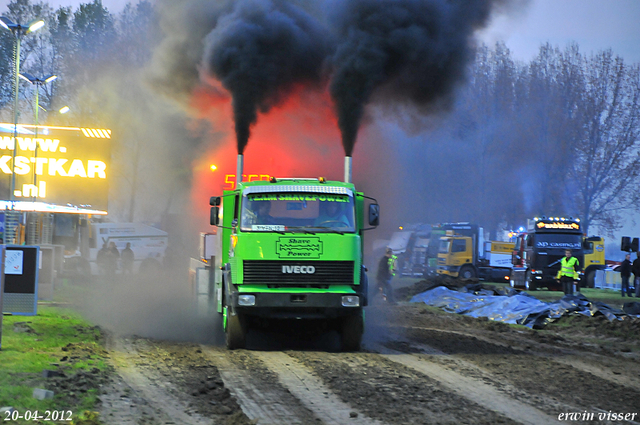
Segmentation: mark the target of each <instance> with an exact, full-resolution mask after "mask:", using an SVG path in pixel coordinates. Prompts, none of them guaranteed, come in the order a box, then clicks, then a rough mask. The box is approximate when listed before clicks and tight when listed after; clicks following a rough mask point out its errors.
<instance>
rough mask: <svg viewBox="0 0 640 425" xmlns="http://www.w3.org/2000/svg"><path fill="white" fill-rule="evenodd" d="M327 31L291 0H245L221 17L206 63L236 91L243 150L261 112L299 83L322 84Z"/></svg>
mask: <svg viewBox="0 0 640 425" xmlns="http://www.w3.org/2000/svg"><path fill="white" fill-rule="evenodd" d="M328 46H329V43H328V36H327V32H326V30H324V28H323V27H322V26H321V25H320V24H319V22H318V21H317V20H315V19H314V18H312V17H311V15H309V14H308V13H307V12H306V11H305V10H303V9H302V8H300V7H298V6H296V5H295V4H293V3H292V2H287V1H284V0H282V1H277V0H274V1H269V0H262V1H259V0H245V1H238V2H236V3H235V6H234V8H233V11H232V12H231V13H230V14H228V15H225V16H223V17H221V18H220V20H219V21H218V25H217V26H216V28H215V29H214V30H213V31H212V32H211V33H210V34H209V35H208V37H207V40H206V53H205V67H206V69H207V70H208V71H209V72H210V73H211V74H213V75H214V76H215V77H216V78H217V79H219V80H220V81H221V83H222V85H223V86H224V87H225V88H226V89H227V90H229V92H231V95H232V98H233V113H234V119H235V130H236V137H237V143H238V153H240V154H242V153H243V151H244V148H245V146H246V144H247V142H248V140H249V134H250V127H251V125H253V124H254V123H255V122H256V120H257V113H258V111H260V112H267V111H269V109H270V108H271V107H272V106H274V105H277V104H278V103H279V102H281V101H282V100H283V99H284V98H286V96H287V94H288V93H289V92H290V90H291V89H293V88H294V87H295V85H296V84H298V83H316V84H317V83H319V82H320V81H321V70H322V64H323V60H324V58H325V57H326V56H327V54H328V52H329V49H328Z"/></svg>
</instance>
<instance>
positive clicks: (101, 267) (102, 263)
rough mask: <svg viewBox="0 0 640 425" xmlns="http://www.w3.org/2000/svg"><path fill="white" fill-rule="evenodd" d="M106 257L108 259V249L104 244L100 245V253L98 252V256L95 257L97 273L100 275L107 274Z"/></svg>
mask: <svg viewBox="0 0 640 425" xmlns="http://www.w3.org/2000/svg"><path fill="white" fill-rule="evenodd" d="M107 257H109V248H108V247H107V243H106V242H105V243H103V244H102V248H100V251H98V254H97V256H96V263H97V264H98V273H99V274H101V275H105V274H107V267H108V264H107V263H108V259H107Z"/></svg>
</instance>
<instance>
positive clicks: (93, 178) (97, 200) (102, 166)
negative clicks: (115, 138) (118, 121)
mask: <svg viewBox="0 0 640 425" xmlns="http://www.w3.org/2000/svg"><path fill="white" fill-rule="evenodd" d="M15 139H16V141H17V142H16V141H14V125H13V124H6V123H5V124H3V123H0V197H2V198H4V199H9V198H10V193H9V191H10V190H11V176H12V174H13V173H15V190H14V193H13V195H14V197H13V198H14V200H15V201H37V202H44V203H47V204H54V205H69V206H76V207H80V206H81V207H83V208H91V209H93V210H100V211H107V202H108V189H109V185H108V177H109V172H110V170H109V160H110V157H111V130H107V129H96V128H80V127H53V126H38V127H37V131H36V127H35V126H33V125H23V124H19V125H18V127H17V137H15ZM14 157H15V160H14Z"/></svg>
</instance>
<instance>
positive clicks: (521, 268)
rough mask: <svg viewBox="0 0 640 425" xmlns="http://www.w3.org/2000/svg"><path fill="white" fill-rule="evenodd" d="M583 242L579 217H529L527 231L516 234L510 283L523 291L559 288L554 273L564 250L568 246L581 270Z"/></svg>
mask: <svg viewBox="0 0 640 425" xmlns="http://www.w3.org/2000/svg"><path fill="white" fill-rule="evenodd" d="M583 242H584V235H583V234H582V227H581V224H580V220H579V219H574V218H564V217H563V218H546V217H542V218H534V219H533V220H529V221H528V223H527V232H526V233H522V234H520V235H519V236H518V239H517V241H516V245H515V248H514V255H513V264H514V267H513V272H512V279H511V285H512V286H513V287H524V288H525V289H527V290H535V289H537V288H541V287H547V288H548V289H553V290H558V289H560V284H559V283H558V282H557V281H556V275H557V273H558V270H559V269H560V261H561V260H562V258H564V255H565V250H566V249H571V251H572V255H573V256H574V257H576V258H577V259H578V261H579V263H580V267H581V268H582V270H583V271H585V257H584V250H583V247H584V246H585V245H584V244H583ZM592 269H593V268H592ZM592 269H589V270H592Z"/></svg>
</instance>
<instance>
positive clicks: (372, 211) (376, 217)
mask: <svg viewBox="0 0 640 425" xmlns="http://www.w3.org/2000/svg"><path fill="white" fill-rule="evenodd" d="M379 224H380V205H378V204H371V205H369V226H378V225H379Z"/></svg>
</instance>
